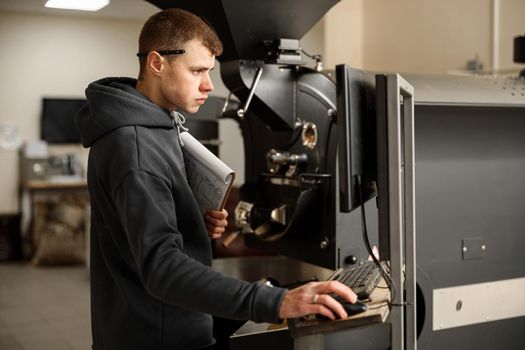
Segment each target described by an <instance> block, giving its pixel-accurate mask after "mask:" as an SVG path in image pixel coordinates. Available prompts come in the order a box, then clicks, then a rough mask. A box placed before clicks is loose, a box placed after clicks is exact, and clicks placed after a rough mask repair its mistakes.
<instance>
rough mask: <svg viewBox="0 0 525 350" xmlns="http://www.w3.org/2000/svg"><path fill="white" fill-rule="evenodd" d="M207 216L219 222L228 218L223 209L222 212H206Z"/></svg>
mask: <svg viewBox="0 0 525 350" xmlns="http://www.w3.org/2000/svg"><path fill="white" fill-rule="evenodd" d="M206 214H207V215H208V216H210V217H212V218H216V219H219V220H224V219H226V218H228V212H227V211H226V210H225V209H223V210H208V212H207V213H206Z"/></svg>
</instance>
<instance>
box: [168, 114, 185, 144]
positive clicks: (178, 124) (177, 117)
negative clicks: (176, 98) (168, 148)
mask: <svg viewBox="0 0 525 350" xmlns="http://www.w3.org/2000/svg"><path fill="white" fill-rule="evenodd" d="M170 116H171V119H173V127H174V128H177V132H178V136H179V143H180V146H181V147H183V146H184V142H182V138H181V137H180V134H181V132H184V131H188V128H186V127H185V126H184V125H182V124H184V123H185V122H186V118H184V116H183V115H182V114H180V113H179V112H177V111H171V113H170Z"/></svg>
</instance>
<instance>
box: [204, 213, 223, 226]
mask: <svg viewBox="0 0 525 350" xmlns="http://www.w3.org/2000/svg"><path fill="white" fill-rule="evenodd" d="M206 222H207V223H209V224H211V225H213V226H224V227H226V226H228V221H226V219H216V218H214V217H211V216H209V215H206Z"/></svg>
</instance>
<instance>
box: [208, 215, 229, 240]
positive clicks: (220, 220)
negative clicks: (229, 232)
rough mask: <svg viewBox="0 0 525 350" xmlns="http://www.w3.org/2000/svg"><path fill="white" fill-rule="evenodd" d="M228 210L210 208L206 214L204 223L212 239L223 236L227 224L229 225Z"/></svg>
mask: <svg viewBox="0 0 525 350" xmlns="http://www.w3.org/2000/svg"><path fill="white" fill-rule="evenodd" d="M227 217H228V212H227V211H226V210H224V209H223V210H221V211H218V210H208V212H207V213H206V215H205V216H204V223H205V224H206V230H207V231H208V235H209V236H210V238H211V239H218V238H221V237H222V234H223V233H224V230H225V229H226V226H228V221H227V220H226V218H227Z"/></svg>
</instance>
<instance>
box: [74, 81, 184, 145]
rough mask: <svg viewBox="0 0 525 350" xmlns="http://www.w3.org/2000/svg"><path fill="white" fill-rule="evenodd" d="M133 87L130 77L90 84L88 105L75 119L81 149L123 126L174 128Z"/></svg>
mask: <svg viewBox="0 0 525 350" xmlns="http://www.w3.org/2000/svg"><path fill="white" fill-rule="evenodd" d="M136 85H137V80H136V79H133V78H105V79H101V80H98V81H95V82H93V83H91V84H89V86H88V87H87V89H86V98H87V104H86V105H85V106H84V107H82V109H81V110H80V111H79V112H78V113H77V115H76V117H75V124H76V125H77V128H78V130H79V132H80V137H81V139H82V145H83V146H84V147H86V148H87V147H91V145H93V143H95V142H96V141H97V140H98V139H99V138H101V137H102V136H104V135H106V134H107V133H110V132H111V131H113V130H115V129H118V128H121V127H123V126H130V125H137V126H146V127H158V128H173V125H174V124H173V120H172V119H171V118H170V115H169V113H168V111H167V110H165V109H163V108H161V107H159V106H157V105H156V104H154V103H153V102H151V101H150V100H149V99H148V98H147V97H146V96H144V95H143V94H141V93H140V92H138V91H137V90H136V89H135V86H136Z"/></svg>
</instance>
